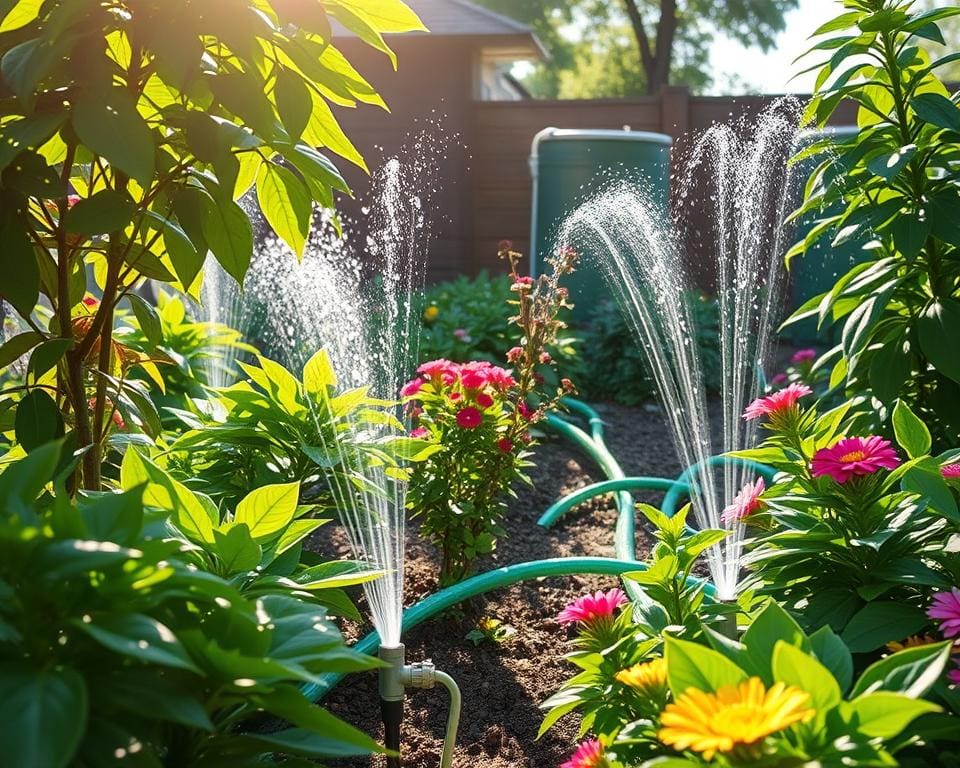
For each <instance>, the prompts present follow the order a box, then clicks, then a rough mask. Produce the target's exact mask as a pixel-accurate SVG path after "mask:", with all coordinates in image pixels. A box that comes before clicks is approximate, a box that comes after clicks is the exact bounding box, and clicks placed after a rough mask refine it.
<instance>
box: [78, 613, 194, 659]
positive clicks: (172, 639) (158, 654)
mask: <svg viewBox="0 0 960 768" xmlns="http://www.w3.org/2000/svg"><path fill="white" fill-rule="evenodd" d="M75 626H76V627H78V628H79V629H82V630H83V631H84V632H86V633H87V634H88V635H90V637H92V638H93V639H94V640H96V641H97V642H98V643H100V644H101V645H102V646H104V647H105V648H109V649H110V650H111V651H114V652H115V653H119V654H122V655H124V656H130V657H132V658H134V659H137V660H139V661H142V662H148V663H150V664H159V665H161V666H164V667H176V668H177V669H186V670H188V671H191V672H198V673H199V671H200V670H198V669H197V666H196V665H195V664H194V663H193V661H192V660H191V658H190V655H189V654H188V653H187V651H186V650H185V649H184V647H183V646H182V645H181V644H180V641H179V640H178V639H177V636H176V635H175V634H174V633H173V632H171V631H170V629H169V628H168V627H167V626H165V625H164V624H161V623H160V622H159V621H157V620H156V619H154V618H152V617H150V616H145V615H144V614H142V613H126V614H108V615H106V616H94V617H93V618H92V619H91V620H90V621H81V620H78V621H77V622H75Z"/></svg>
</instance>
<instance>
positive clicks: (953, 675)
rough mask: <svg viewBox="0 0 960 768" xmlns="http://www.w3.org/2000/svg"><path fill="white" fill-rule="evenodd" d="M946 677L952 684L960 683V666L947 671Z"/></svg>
mask: <svg viewBox="0 0 960 768" xmlns="http://www.w3.org/2000/svg"><path fill="white" fill-rule="evenodd" d="M947 679H948V680H949V681H950V682H951V683H953V684H954V685H960V667H957V668H956V669H951V670H950V671H949V672H947Z"/></svg>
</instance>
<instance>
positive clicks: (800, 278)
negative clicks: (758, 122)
mask: <svg viewBox="0 0 960 768" xmlns="http://www.w3.org/2000/svg"><path fill="white" fill-rule="evenodd" d="M857 131H858V129H857V127H856V126H837V127H833V128H825V129H823V130H818V131H810V132H808V133H807V134H805V135H804V136H802V137H801V139H800V146H801V147H802V146H809V144H812V143H813V142H814V141H819V140H820V139H823V138H832V139H833V140H834V141H836V142H838V143H839V142H843V141H845V140H847V139H849V138H850V137H852V136H854V135H856V133H857ZM825 158H826V155H825V154H824V153H819V154H817V155H816V156H815V157H810V158H807V159H805V160H803V161H802V162H801V163H800V165H799V168H798V171H799V174H800V179H801V184H800V189H799V195H798V198H797V201H796V203H797V206H798V207H799V205H800V204H801V203H802V202H803V197H802V195H803V187H804V185H805V184H806V180H807V178H809V176H810V174H811V173H813V172H814V171H815V170H816V168H817V166H818V165H820V163H821V162H822V161H823V160H824V159H825ZM842 211H843V204H842V203H838V204H834V205H833V206H832V207H830V208H829V209H826V210H824V211H822V212H815V213H813V214H809V215H807V216H805V217H804V218H802V219H801V220H800V221H799V222H797V228H796V231H795V233H794V236H793V242H795V243H796V242H799V241H801V240H803V239H804V238H805V237H806V236H807V234H808V233H809V232H810V230H811V229H812V227H813V225H814V223H815V222H816V221H818V220H819V219H821V218H823V217H825V216H833V215H836V214H838V213H841V212H842ZM835 234H836V233H834V236H835ZM869 239H870V237H869V236H864V237H860V238H853V239H852V240H848V241H847V242H845V243H843V244H841V245H840V246H837V247H834V246H833V245H831V241H832V240H833V237H832V236H831V235H830V234H827V235H824V236H823V237H822V238H820V240H818V241H817V242H816V243H815V244H814V245H813V246H812V247H811V248H810V249H809V250H808V251H807V252H806V253H805V254H804V255H802V256H797V257H795V258H794V259H792V260H791V262H790V307H789V310H790V312H794V311H795V310H797V309H799V308H800V307H802V306H803V305H804V303H805V302H807V301H808V300H810V299H812V298H813V297H814V296H819V295H820V294H821V293H825V292H826V291H829V290H830V289H831V288H833V285H834V283H836V282H837V279H838V278H840V277H842V276H843V275H845V274H846V273H847V272H849V271H850V269H851V268H852V267H853V266H854V265H855V264H858V263H859V262H861V261H864V260H865V259H867V258H869V257H870V255H869V254H868V253H866V252H865V251H864V250H863V246H864V244H865V243H866V242H867V240H869ZM841 329H842V324H836V325H834V326H833V327H832V328H831V329H830V330H821V331H818V330H817V320H816V318H810V319H807V320H803V321H802V322H799V323H795V324H793V325H791V326H790V327H789V328H787V329H786V335H787V336H788V337H789V339H790V341H791V342H792V343H793V344H796V345H797V346H806V345H816V344H819V345H828V344H833V343H835V342H836V341H838V340H839V338H840V331H841Z"/></svg>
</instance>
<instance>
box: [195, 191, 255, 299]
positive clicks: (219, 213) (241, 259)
mask: <svg viewBox="0 0 960 768" xmlns="http://www.w3.org/2000/svg"><path fill="white" fill-rule="evenodd" d="M197 199H198V200H199V201H200V204H201V206H202V209H201V215H202V219H201V226H202V230H203V237H204V239H205V240H206V243H207V245H208V246H209V248H210V250H211V251H212V252H213V255H214V256H215V257H216V259H217V261H219V262H220V265H221V266H222V267H223V268H224V269H225V270H226V271H227V274H229V275H231V276H232V277H233V278H234V280H236V281H237V282H238V283H241V284H242V283H243V276H244V275H245V274H246V273H247V268H248V267H249V266H250V257H251V256H252V255H253V229H252V228H251V226H250V219H249V218H248V217H247V214H245V213H244V212H243V209H242V208H241V207H240V206H239V205H237V204H236V203H235V202H234V201H233V200H231V199H224V198H223V197H222V196H221V197H218V198H213V197H211V196H210V195H206V194H204V195H201V196H199V197H198V198H197ZM178 215H179V210H178ZM180 223H181V224H184V221H183V219H182V218H181V219H180ZM184 226H186V225H184ZM188 234H189V233H188Z"/></svg>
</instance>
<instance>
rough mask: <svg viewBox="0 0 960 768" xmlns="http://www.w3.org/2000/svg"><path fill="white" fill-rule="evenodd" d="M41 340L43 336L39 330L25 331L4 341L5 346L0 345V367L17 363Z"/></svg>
mask: <svg viewBox="0 0 960 768" xmlns="http://www.w3.org/2000/svg"><path fill="white" fill-rule="evenodd" d="M41 341H43V336H42V335H41V334H39V333H37V331H24V332H23V333H18V334H17V335H16V336H14V337H12V338H11V339H9V340H8V341H6V342H4V344H3V346H0V368H6V367H7V366H8V365H10V364H11V363H15V362H16V361H17V360H19V359H20V358H21V357H22V356H23V355H25V354H26V353H27V352H29V351H30V350H31V349H33V348H34V347H35V346H37V344H39V343H40V342H41Z"/></svg>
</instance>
